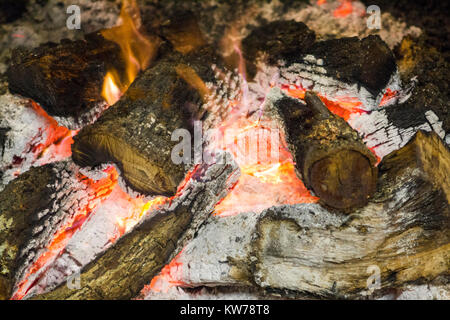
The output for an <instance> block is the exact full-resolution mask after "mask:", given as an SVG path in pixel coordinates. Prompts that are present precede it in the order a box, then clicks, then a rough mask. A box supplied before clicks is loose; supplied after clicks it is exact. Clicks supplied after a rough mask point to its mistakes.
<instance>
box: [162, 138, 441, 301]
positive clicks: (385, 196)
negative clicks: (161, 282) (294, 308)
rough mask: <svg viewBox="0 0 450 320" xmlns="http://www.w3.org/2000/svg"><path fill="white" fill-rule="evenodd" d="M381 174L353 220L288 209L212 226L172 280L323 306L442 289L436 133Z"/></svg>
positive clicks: (388, 160) (388, 162)
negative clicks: (313, 300)
mask: <svg viewBox="0 0 450 320" xmlns="http://www.w3.org/2000/svg"><path fill="white" fill-rule="evenodd" d="M379 166H380V175H379V178H378V185H377V192H376V194H375V195H374V198H373V199H371V200H370V202H369V204H368V205H367V206H365V207H364V208H361V209H359V210H357V211H356V212H355V213H353V214H351V215H342V214H340V213H334V212H330V211H328V210H326V208H324V207H322V206H320V205H318V204H296V205H286V206H278V207H272V208H269V209H267V210H265V211H264V212H262V213H253V212H248V213H241V214H239V215H236V216H230V217H211V218H210V219H209V220H208V221H207V222H206V223H205V224H204V225H203V226H202V228H201V229H200V230H199V231H198V235H197V236H196V238H194V239H193V240H192V241H191V242H190V243H189V244H188V245H187V246H186V248H185V249H184V250H183V252H182V253H181V254H180V255H179V256H178V257H177V259H176V262H177V265H178V266H179V267H178V268H177V270H176V272H174V273H173V274H172V273H171V274H170V276H171V278H170V280H172V281H174V282H177V283H180V284H181V286H183V287H202V286H210V287H213V286H214V287H215V286H217V287H220V286H233V287H236V286H255V285H256V286H257V287H260V288H263V289H266V290H267V291H266V292H272V293H281V292H282V293H283V295H286V294H288V295H292V296H293V297H301V296H302V295H304V294H307V295H308V296H309V297H311V296H315V297H317V296H323V297H328V298H361V297H364V296H368V295H371V294H372V296H373V297H378V296H379V295H382V294H383V293H385V292H386V290H389V289H391V288H394V289H398V290H402V288H404V287H405V286H407V285H410V284H412V285H420V284H423V283H435V284H436V285H439V284H443V285H445V284H446V283H448V277H449V270H450V210H449V208H450V206H449V195H450V185H449V181H450V179H449V178H450V177H449V173H450V151H449V149H448V147H446V146H445V144H444V143H443V142H442V140H441V139H440V138H439V137H438V136H437V135H436V134H435V133H424V132H422V131H419V132H418V133H417V134H416V136H415V137H414V138H413V140H412V141H410V142H409V143H408V145H406V146H405V147H404V148H402V149H400V150H397V151H395V152H393V153H392V154H390V155H388V156H386V157H385V158H384V159H383V160H382V162H381V163H380V165H379ZM155 297H158V295H157V294H155Z"/></svg>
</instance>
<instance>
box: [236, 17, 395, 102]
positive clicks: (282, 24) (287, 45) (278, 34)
mask: <svg viewBox="0 0 450 320" xmlns="http://www.w3.org/2000/svg"><path fill="white" fill-rule="evenodd" d="M242 45H243V49H244V50H243V51H244V56H245V58H246V63H247V70H248V71H249V74H250V77H253V76H254V75H255V74H256V71H257V63H258V62H263V63H264V64H267V65H270V66H277V67H280V71H281V72H280V74H281V80H282V82H286V84H288V85H295V84H296V83H299V84H301V85H302V86H303V87H304V88H305V89H308V90H312V91H315V92H320V93H321V94H322V95H328V96H332V97H333V96H341V95H345V96H356V97H357V98H358V99H359V100H360V101H363V102H364V105H365V106H364V107H365V108H368V109H374V108H375V107H376V106H378V104H379V102H380V100H381V98H382V93H383V90H384V89H385V88H386V86H387V85H388V84H389V82H390V81H391V80H392V79H393V77H394V76H395V74H396V70H397V65H396V62H395V57H394V54H393V53H392V52H391V50H390V49H389V47H388V46H387V45H386V43H384V42H383V40H381V38H380V37H379V36H368V37H366V38H364V39H358V38H357V37H353V38H341V39H331V40H324V41H315V35H314V32H313V31H311V30H309V29H308V28H307V27H306V26H305V25H304V24H303V23H301V22H294V21H274V22H271V23H269V24H267V25H263V26H261V27H259V28H256V29H255V30H253V31H252V32H251V33H250V34H249V35H248V36H247V37H246V38H245V39H244V40H243V42H242Z"/></svg>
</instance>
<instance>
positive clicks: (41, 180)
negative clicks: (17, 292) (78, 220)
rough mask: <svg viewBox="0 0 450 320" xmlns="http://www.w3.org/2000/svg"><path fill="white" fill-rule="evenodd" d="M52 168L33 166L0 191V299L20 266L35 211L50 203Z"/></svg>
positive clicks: (10, 287)
mask: <svg viewBox="0 0 450 320" xmlns="http://www.w3.org/2000/svg"><path fill="white" fill-rule="evenodd" d="M55 177H56V175H55V172H53V170H52V168H51V167H50V166H43V167H39V168H33V169H31V170H30V171H28V172H25V173H24V174H22V175H21V176H20V177H19V178H17V179H16V180H14V181H12V182H11V183H10V184H8V185H7V186H6V188H5V189H4V190H3V191H2V192H1V193H0V246H1V247H2V250H1V251H0V252H1V253H0V265H1V269H2V272H1V274H0V300H3V299H9V298H10V297H11V294H12V290H13V287H14V283H15V275H16V271H17V269H18V268H19V267H20V266H21V262H22V261H21V259H20V249H21V248H22V247H23V246H24V245H25V243H26V242H27V241H29V240H30V238H32V236H33V234H32V230H33V226H35V225H36V224H37V221H38V220H39V219H38V218H37V213H38V212H39V211H41V210H44V209H46V208H47V207H49V206H50V205H51V203H52V198H51V196H52V193H53V190H52V188H51V187H50V184H51V183H52V182H54V181H55Z"/></svg>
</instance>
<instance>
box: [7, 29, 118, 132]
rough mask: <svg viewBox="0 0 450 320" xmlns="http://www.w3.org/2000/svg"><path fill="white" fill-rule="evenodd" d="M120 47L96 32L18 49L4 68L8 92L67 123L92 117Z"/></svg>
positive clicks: (79, 123)
mask: <svg viewBox="0 0 450 320" xmlns="http://www.w3.org/2000/svg"><path fill="white" fill-rule="evenodd" d="M124 65H125V63H124V61H123V58H122V55H121V49H120V47H119V46H118V45H117V44H115V43H114V42H112V41H109V40H106V39H105V38H103V37H102V36H101V35H100V34H97V33H94V34H89V35H86V36H85V40H78V41H70V40H63V41H61V43H60V44H54V43H47V44H44V45H41V46H40V47H38V48H36V49H34V50H32V51H24V50H21V49H16V50H14V51H13V54H12V61H11V65H10V67H9V69H8V70H7V75H8V82H9V89H10V91H11V92H12V93H16V94H20V95H23V96H25V97H29V98H32V99H33V100H35V101H36V102H38V103H39V104H41V105H42V107H43V108H44V109H45V111H46V112H47V113H48V114H49V115H51V116H53V117H55V118H57V119H58V120H60V123H62V124H63V125H65V126H68V127H71V128H78V127H80V126H82V125H83V124H85V123H89V122H92V120H93V119H95V117H96V116H98V113H99V112H100V111H101V110H102V109H104V108H105V107H106V106H107V105H106V103H105V101H104V99H103V97H102V95H101V93H102V92H101V91H102V83H103V79H104V77H105V74H106V72H107V70H109V69H112V68H114V69H116V70H123V68H124Z"/></svg>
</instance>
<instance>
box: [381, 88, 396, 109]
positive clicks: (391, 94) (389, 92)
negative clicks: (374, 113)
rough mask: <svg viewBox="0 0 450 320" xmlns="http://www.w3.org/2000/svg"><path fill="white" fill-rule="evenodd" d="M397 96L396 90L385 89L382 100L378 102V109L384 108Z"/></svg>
mask: <svg viewBox="0 0 450 320" xmlns="http://www.w3.org/2000/svg"><path fill="white" fill-rule="evenodd" d="M397 94H398V91H397V90H394V91H393V90H391V89H389V88H387V90H386V92H385V94H384V95H383V98H381V101H380V107H382V106H385V105H386V104H387V103H388V102H389V101H390V100H391V99H394V98H395V97H396V96H397Z"/></svg>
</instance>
